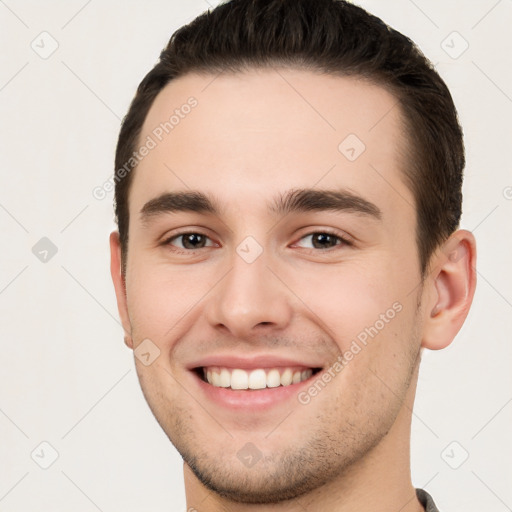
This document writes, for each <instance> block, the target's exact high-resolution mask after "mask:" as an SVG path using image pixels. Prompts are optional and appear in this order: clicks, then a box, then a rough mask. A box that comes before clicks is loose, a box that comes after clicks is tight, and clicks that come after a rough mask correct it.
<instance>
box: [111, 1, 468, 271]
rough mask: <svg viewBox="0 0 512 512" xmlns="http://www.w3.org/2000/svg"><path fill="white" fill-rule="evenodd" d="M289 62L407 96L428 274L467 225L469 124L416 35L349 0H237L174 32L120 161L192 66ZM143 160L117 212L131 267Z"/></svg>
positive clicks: (119, 197)
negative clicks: (132, 198)
mask: <svg viewBox="0 0 512 512" xmlns="http://www.w3.org/2000/svg"><path fill="white" fill-rule="evenodd" d="M270 66H285V67H293V68H298V69H304V70H311V71H317V72H322V73H328V74H332V75H342V76H357V77H362V78H365V79H367V80H369V81H371V82H373V83H375V84H377V85H380V86H383V87H385V88H387V89H388V90H389V91H390V92H391V93H392V94H393V95H394V96H395V97H396V98H397V100H398V104H399V106H400V109H401V112H402V115H403V118H404V119H403V120H404V121H405V126H406V127H407V130H406V132H407V133H406V134H405V136H406V139H407V142H408V144H407V146H408V150H407V153H408V154H407V157H408V158H407V160H408V162H407V163H408V165H407V166H406V168H405V169H403V174H404V177H405V181H406V183H407V185H408V187H409V188H410V190H411V191H412V193H413V196H414V199H415V203H416V205H415V206H416V213H417V229H416V237H417V245H418V253H419V258H420V268H421V272H422V274H424V272H425V270H426V268H427V265H428V262H429V259H430V256H431V255H432V253H433V252H434V250H435V249H436V248H437V247H438V246H439V245H440V244H441V243H442V242H443V241H444V240H445V239H446V238H448V237H449V236H450V234H451V233H452V232H453V231H454V230H455V229H457V227H458V225H459V221H460V216H461V208H462V191H461V188H462V175H463V169H464V164H465V157H464V143H463V135H462V129H461V127H460V125H459V121H458V117H457V111H456V109H455V106H454V103H453V100H452V97H451V95H450V92H449V90H448V88H447V86H446V84H445V83H444V81H443V80H442V79H441V77H440V76H439V75H438V73H437V72H436V71H435V70H434V68H433V66H432V64H431V63H430V61H429V60H428V59H427V58H426V57H425V56H424V55H423V53H422V52H421V51H420V50H419V49H418V47H417V46H416V45H415V44H414V43H413V42H412V41H411V40H410V39H409V38H407V37H406V36H404V35H403V34H401V33H399V32H397V31H396V30H394V29H392V28H391V27H389V26H388V25H386V24H385V23H384V22H383V21H382V20H381V19H379V18H377V17H376V16H373V15H371V14H369V13H368V12H366V11H365V10H364V9H362V8H360V7H358V6H356V5H353V4H351V3H349V2H347V1H344V0H231V1H229V2H227V3H223V4H220V5H219V6H218V7H216V8H215V9H213V10H211V11H207V12H205V13H204V14H202V15H200V16H198V17H197V18H196V19H194V20H193V21H192V22H191V23H189V24H188V25H185V26H183V27H181V28H180V29H179V30H177V31H176V32H175V33H174V34H173V35H172V37H171V39H170V41H169V43H168V45H167V46H166V48H165V49H164V50H163V51H162V53H161V54H160V60H159V62H158V63H157V64H156V65H155V67H154V68H153V69H152V70H151V71H150V72H149V73H148V74H147V75H146V76H145V78H144V79H143V80H142V82H141V83H140V85H139V87H138V89H137V93H136V95H135V97H134V99H133V101H132V103H131V105H130V108H129V110H128V113H127V115H126V116H125V118H124V120H123V123H122V126H121V131H120V134H119V140H118V143H117V149H116V157H115V168H116V169H121V168H123V169H126V165H127V163H128V162H131V161H133V159H131V160H130V158H131V156H132V154H133V152H134V151H135V149H136V147H137V143H138V139H139V137H140V133H141V129H142V125H143V123H144V120H145V118H146V115H147V113H148V111H149V109H150V108H151V105H152V104H153V101H154V99H155V97H156V96H157V95H158V93H159V92H160V91H161V90H162V89H163V88H164V86H165V85H166V84H168V83H169V82H170V81H171V80H173V79H175V78H177V77H179V76H182V75H184V74H186V73H188V72H199V73H220V72H223V71H231V72H240V71H243V70H245V69H250V68H257V67H270ZM135 165H136V164H135V163H134V164H133V165H130V166H129V170H130V171H132V172H128V173H126V171H125V173H124V174H123V175H125V177H124V178H123V179H121V180H116V191H115V212H116V219H117V223H118V228H119V234H120V240H121V248H122V255H123V272H124V271H125V268H126V266H125V264H126V257H127V250H128V225H129V209H128V192H129V189H130V183H131V181H132V179H133V170H134V168H135Z"/></svg>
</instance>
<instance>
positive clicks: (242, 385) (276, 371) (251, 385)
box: [199, 366, 319, 390]
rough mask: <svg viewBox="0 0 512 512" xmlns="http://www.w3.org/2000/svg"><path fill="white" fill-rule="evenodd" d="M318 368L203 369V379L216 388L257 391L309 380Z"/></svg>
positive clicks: (201, 369) (213, 367)
mask: <svg viewBox="0 0 512 512" xmlns="http://www.w3.org/2000/svg"><path fill="white" fill-rule="evenodd" d="M318 371H319V369H318V368H307V367H283V368H253V369H251V370H243V369H241V368H226V367H218V366H209V367H202V368H200V369H199V373H200V374H201V372H202V378H203V380H204V381H205V382H208V384H211V385H212V386H214V387H216V388H230V389H235V390H257V389H265V388H277V387H280V386H290V385H292V384H298V383H300V382H303V381H305V380H307V379H309V378H310V377H311V376H312V375H313V374H314V373H316V372H318Z"/></svg>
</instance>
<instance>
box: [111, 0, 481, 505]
mask: <svg viewBox="0 0 512 512" xmlns="http://www.w3.org/2000/svg"><path fill="white" fill-rule="evenodd" d="M463 167H464V148H463V141H462V131H461V128H460V126H459V124H458V120H457V114H456V110H455V107H454V105H453V101H452V99H451V96H450V93H449V92H448V90H447V88H446V85H445V84H444V82H443V81H442V80H441V78H440V77H439V76H438V74H437V73H436V72H435V71H434V70H433V68H432V67H431V65H430V64H429V62H428V61H427V60H426V59H425V57H424V56H423V55H422V54H421V52H420V51H419V50H418V49H417V48H416V47H415V46H414V44H413V43H412V42H411V41H410V40H409V39H407V38H406V37H405V36H403V35H401V34H399V33H397V32H396V31H394V30H392V29H391V28H389V27H388V26H386V25H385V24H384V23H383V22H382V21H381V20H379V19H378V18H376V17H373V16H371V15H370V14H368V13H366V12H365V11H364V10H362V9H361V8H359V7H356V6H354V5H351V4H350V3H347V2H344V1H340V0H233V1H231V2H227V3H225V4H222V5H220V6H219V7H217V8H216V9H214V10H213V11H211V12H208V13H206V14H204V15H202V16H200V17H198V18H197V19H196V20H194V21H193V22H192V23H191V24H189V25H187V26H185V27H183V28H181V29H180V30H178V31H177V32H176V33H175V34H174V35H173V37H172V38H171V40H170V42H169V45H168V46H167V48H166V49H165V50H164V51H163V52H162V54H161V57H160V61H159V63H157V65H156V66H155V67H154V69H153V70H152V71H151V72H150V73H149V74H148V75H147V76H146V77H145V78H144V80H143V81H142V83H141V84H140V86H139V88H138V91H137V94H136V96H135V98H134V100H133V102H132V105H131V106H130V109H129V111H128V114H127V116H126V118H125V119H124V121H123V126H122V129H121V133H120V136H119V141H118V146H117V153H116V175H115V179H116V215H117V221H118V227H119V232H115V233H112V235H111V254H112V261H111V269H112V277H113V281H114V285H115V290H116V295H117V301H118V307H119V313H120V316H121V319H122V323H123V326H124V329H125V331H126V332H125V342H126V344H127V345H128V346H129V347H130V348H132V349H134V352H135V355H136V358H135V362H136V368H137V372H138V376H139V379H140V383H141V387H142V390H143V392H144V395H145V397H146V400H147V402H148V404H149V406H150V407H151V410H152V411H153V413H154V415H155V417H156V419H157V420H158V422H159V423H160V425H161V427H162V428H163V430H164V431H165V433H166V434H167V435H168V437H169V439H170V440H171V442H172V443H173V444H174V446H175V447H176V448H177V450H178V451H179V453H180V454H181V456H182V457H183V460H184V475H185V486H186V495H187V506H188V507H189V510H197V511H199V512H203V511H220V510H230V511H234V510H236V511H257V510H275V511H299V510H300V511H303V510H307V511H325V510H333V511H339V512H348V511H352V512H355V511H357V512H365V511H376V510H379V511H390V512H391V511H393V512H398V511H401V512H413V511H414V512H417V511H420V510H427V511H429V512H431V511H435V510H437V509H436V507H435V505H434V502H433V500H432V498H431V497H430V496H429V495H428V494H427V493H426V492H425V491H423V490H421V489H418V490H415V488H414V487H413V485H412V483H411V477H410V462H409V444H410V424H411V412H412V408H413V402H414V396H415V390H416V382H417V377H418V369H419V363H420V359H421V353H422V350H423V349H425V348H427V349H431V350H437V349H441V348H444V347H446V346H447V345H449V344H450V343H451V342H452V340H453V339H454V337H455V335H456V334H457V332H458V331H459V329H460V327H461V325H462V323H463V322H464V319H465V317H466V315H467V313H468V310H469V307H470V305H471V301H472V298H473V294H474V289H475V270H474V268H475V254H476V253H475V240H474V237H473V236H472V234H471V233H469V232H468V231H465V230H460V229H458V224H459V219H460V215H461V199H462V198H461V183H462V171H463Z"/></svg>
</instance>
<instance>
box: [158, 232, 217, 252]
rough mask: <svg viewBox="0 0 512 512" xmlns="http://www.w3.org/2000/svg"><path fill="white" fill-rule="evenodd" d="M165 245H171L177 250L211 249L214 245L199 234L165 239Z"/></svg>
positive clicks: (182, 234)
mask: <svg viewBox="0 0 512 512" xmlns="http://www.w3.org/2000/svg"><path fill="white" fill-rule="evenodd" d="M165 244H166V245H172V246H174V247H178V248H179V249H189V250H192V249H202V248H203V247H213V246H214V245H215V244H214V243H213V242H212V240H210V239H209V238H208V237H207V236H206V235H203V234H201V233H181V234H180V235H174V236H172V237H171V238H169V239H167V241H166V242H165Z"/></svg>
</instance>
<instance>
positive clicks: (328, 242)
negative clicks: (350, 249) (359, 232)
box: [295, 231, 350, 249]
mask: <svg viewBox="0 0 512 512" xmlns="http://www.w3.org/2000/svg"><path fill="white" fill-rule="evenodd" d="M295 245H297V246H299V247H304V248H306V249H309V248H311V247H310V245H311V246H312V248H313V249H330V248H332V247H335V246H337V245H350V242H349V241H348V240H346V239H345V238H343V237H341V236H339V235H335V234H334V233H329V232H325V231H319V232H316V233H310V234H309V235H306V236H303V237H302V238H301V239H300V240H299V241H298V242H297V243H296V244H295Z"/></svg>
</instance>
